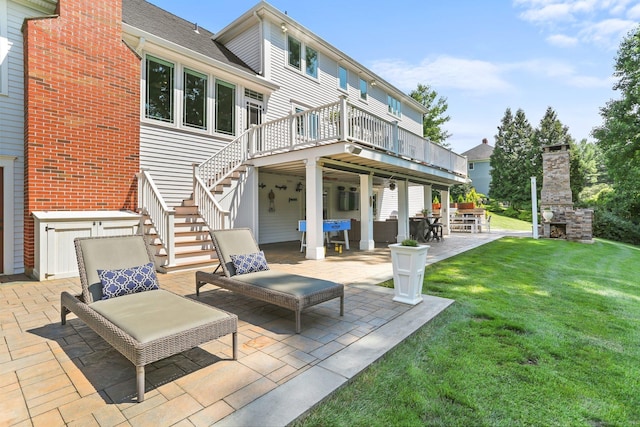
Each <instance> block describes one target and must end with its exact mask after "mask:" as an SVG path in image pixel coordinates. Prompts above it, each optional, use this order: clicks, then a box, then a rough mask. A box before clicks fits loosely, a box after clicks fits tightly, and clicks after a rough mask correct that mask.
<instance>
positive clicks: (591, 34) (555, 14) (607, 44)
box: [513, 0, 640, 49]
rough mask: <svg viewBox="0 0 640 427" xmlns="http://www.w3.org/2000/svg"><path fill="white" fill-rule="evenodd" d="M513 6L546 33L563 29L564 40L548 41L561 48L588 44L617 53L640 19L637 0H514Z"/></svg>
mask: <svg viewBox="0 0 640 427" xmlns="http://www.w3.org/2000/svg"><path fill="white" fill-rule="evenodd" d="M513 4H514V6H516V7H517V8H518V9H521V10H522V12H520V14H519V17H520V18H521V19H523V20H525V21H528V22H531V23H533V24H534V25H536V26H539V27H541V28H543V29H547V30H551V31H554V32H556V31H557V30H558V28H559V26H560V25H562V27H561V28H562V33H563V36H559V35H557V34H552V35H550V36H548V37H547V42H549V43H550V44H552V45H554V46H558V47H571V46H575V45H577V44H578V43H585V44H592V45H595V46H599V47H601V48H605V49H615V48H616V47H617V46H618V44H619V43H620V40H621V38H622V37H624V36H625V35H626V33H627V32H628V31H629V30H630V29H631V28H633V27H634V26H635V25H637V22H636V21H637V20H638V19H640V4H638V3H637V0H514V2H513ZM623 18H626V19H623ZM572 32H573V33H574V34H572Z"/></svg>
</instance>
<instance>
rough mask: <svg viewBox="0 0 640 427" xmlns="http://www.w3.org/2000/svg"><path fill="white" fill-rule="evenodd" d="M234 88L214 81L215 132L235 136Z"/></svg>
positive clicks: (220, 81)
mask: <svg viewBox="0 0 640 427" xmlns="http://www.w3.org/2000/svg"><path fill="white" fill-rule="evenodd" d="M235 108H236V87H235V86H234V85H232V84H231V83H227V82H223V81H222V80H217V81H216V132H220V133H226V134H228V135H235V128H236V123H235Z"/></svg>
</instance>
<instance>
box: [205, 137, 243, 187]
mask: <svg viewBox="0 0 640 427" xmlns="http://www.w3.org/2000/svg"><path fill="white" fill-rule="evenodd" d="M252 130H253V128H249V129H247V130H245V131H244V132H242V133H241V134H240V135H238V137H237V138H235V139H234V140H233V141H231V142H230V143H228V144H227V145H225V146H224V147H222V148H221V149H220V151H218V152H216V153H215V154H214V155H212V156H211V157H209V158H208V159H207V160H205V161H204V162H202V163H200V164H199V165H198V168H197V169H194V174H196V175H197V176H198V177H199V178H200V180H201V181H202V183H203V184H204V185H205V186H207V188H214V187H215V186H216V185H218V184H220V183H221V182H222V181H223V180H224V179H225V178H227V177H228V176H229V175H230V174H231V173H232V172H233V171H234V170H236V169H237V168H238V167H239V166H240V165H242V164H243V163H244V162H245V161H246V160H247V151H248V146H249V145H248V144H249V139H250V135H251V132H252ZM194 177H195V175H194ZM194 185H195V182H194Z"/></svg>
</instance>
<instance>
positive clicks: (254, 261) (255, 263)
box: [231, 251, 269, 274]
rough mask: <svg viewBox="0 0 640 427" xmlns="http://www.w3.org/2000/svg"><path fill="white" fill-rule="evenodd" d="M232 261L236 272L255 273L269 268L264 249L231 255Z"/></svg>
mask: <svg viewBox="0 0 640 427" xmlns="http://www.w3.org/2000/svg"><path fill="white" fill-rule="evenodd" d="M231 262H232V263H233V266H234V267H235V269H236V274H247V273H254V272H256V271H266V270H268V269H269V266H268V265H267V260H266V258H265V257H264V251H260V252H254V253H251V254H244V255H231Z"/></svg>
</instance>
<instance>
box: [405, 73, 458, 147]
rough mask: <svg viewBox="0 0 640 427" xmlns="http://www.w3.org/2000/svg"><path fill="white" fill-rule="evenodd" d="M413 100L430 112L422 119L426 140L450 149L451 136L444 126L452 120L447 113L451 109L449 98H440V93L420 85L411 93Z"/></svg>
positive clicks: (427, 86)
mask: <svg viewBox="0 0 640 427" xmlns="http://www.w3.org/2000/svg"><path fill="white" fill-rule="evenodd" d="M409 96H411V97H412V98H413V99H415V100H416V101H418V102H419V103H420V104H422V105H424V106H425V107H427V109H428V110H429V111H428V112H427V113H426V114H425V115H424V117H423V118H422V133H423V136H424V137H425V138H427V139H428V140H430V141H431V142H435V143H436V144H440V145H443V146H445V147H448V146H449V144H448V143H447V142H446V140H447V138H449V137H450V136H451V134H450V133H449V132H447V131H446V129H444V127H443V125H444V124H445V123H446V122H448V121H449V120H451V117H449V116H448V115H447V114H446V112H447V109H448V108H449V104H447V98H443V97H442V96H440V97H438V93H437V92H436V91H435V90H433V89H432V88H431V87H430V86H429V85H423V84H421V83H418V87H417V89H415V90H412V91H411V93H409Z"/></svg>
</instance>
